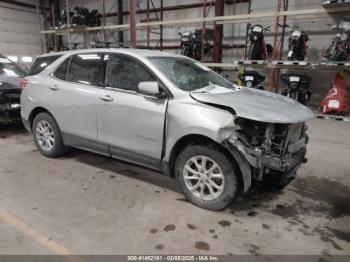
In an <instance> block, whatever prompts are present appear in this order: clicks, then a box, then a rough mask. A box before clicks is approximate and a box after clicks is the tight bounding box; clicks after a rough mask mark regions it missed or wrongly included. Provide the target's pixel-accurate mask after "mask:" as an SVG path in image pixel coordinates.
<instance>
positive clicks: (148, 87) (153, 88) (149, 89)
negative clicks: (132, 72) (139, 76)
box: [138, 82, 164, 98]
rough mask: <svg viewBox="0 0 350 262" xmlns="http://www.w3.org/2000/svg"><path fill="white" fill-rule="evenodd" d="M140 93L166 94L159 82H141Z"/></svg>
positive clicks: (160, 95) (150, 94) (161, 95)
mask: <svg viewBox="0 0 350 262" xmlns="http://www.w3.org/2000/svg"><path fill="white" fill-rule="evenodd" d="M138 91H139V93H140V94H143V95H146V96H155V97H159V98H161V97H163V96H164V95H163V94H162V92H161V91H160V88H159V84H158V82H140V83H139V86H138Z"/></svg>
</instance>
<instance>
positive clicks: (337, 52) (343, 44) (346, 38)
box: [325, 26, 350, 61]
mask: <svg viewBox="0 0 350 262" xmlns="http://www.w3.org/2000/svg"><path fill="white" fill-rule="evenodd" d="M332 29H334V30H336V31H338V32H337V33H336V35H335V38H334V39H333V41H332V43H331V44H330V46H329V47H328V48H327V51H326V53H325V57H326V58H327V60H328V61H345V60H346V59H347V57H348V56H349V54H350V29H349V28H341V27H336V26H333V27H332Z"/></svg>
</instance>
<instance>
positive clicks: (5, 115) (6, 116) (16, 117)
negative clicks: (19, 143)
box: [0, 103, 21, 125]
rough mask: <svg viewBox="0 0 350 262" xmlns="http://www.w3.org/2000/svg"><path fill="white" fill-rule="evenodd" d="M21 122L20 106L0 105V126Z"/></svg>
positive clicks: (15, 104)
mask: <svg viewBox="0 0 350 262" xmlns="http://www.w3.org/2000/svg"><path fill="white" fill-rule="evenodd" d="M20 122H21V105H20V104H17V103H14V104H9V103H6V104H1V105H0V124H2V125H6V124H12V123H20Z"/></svg>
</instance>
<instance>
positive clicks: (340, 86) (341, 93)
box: [320, 73, 349, 115]
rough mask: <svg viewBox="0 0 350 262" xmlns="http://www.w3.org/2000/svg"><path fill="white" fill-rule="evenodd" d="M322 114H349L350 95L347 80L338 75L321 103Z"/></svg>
mask: <svg viewBox="0 0 350 262" xmlns="http://www.w3.org/2000/svg"><path fill="white" fill-rule="evenodd" d="M320 105H321V107H322V111H321V113H322V114H339V115H342V114H344V115H345V114H347V113H348V112H349V94H348V91H347V90H346V80H345V78H344V77H343V76H342V75H341V74H340V73H338V74H337V75H336V76H335V79H334V81H333V83H332V87H331V89H330V90H329V91H328V94H327V96H326V97H325V98H324V99H323V100H322V102H321V103H320Z"/></svg>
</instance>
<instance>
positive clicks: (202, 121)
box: [164, 99, 236, 161]
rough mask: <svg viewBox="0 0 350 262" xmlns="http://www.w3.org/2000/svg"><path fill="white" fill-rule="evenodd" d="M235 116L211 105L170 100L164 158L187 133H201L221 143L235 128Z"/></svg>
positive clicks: (167, 157) (168, 155) (191, 101)
mask: <svg viewBox="0 0 350 262" xmlns="http://www.w3.org/2000/svg"><path fill="white" fill-rule="evenodd" d="M235 118H236V117H235V116H234V115H232V113H230V112H228V111H226V110H223V109H220V108H216V107H213V106H209V105H205V104H202V103H199V102H197V101H195V100H192V99H191V100H190V101H187V100H186V101H175V102H174V101H170V102H169V105H168V110H167V116H166V119H167V126H166V134H165V154H164V160H165V161H169V157H170V154H171V151H172V149H173V147H174V146H175V144H176V143H177V142H178V141H179V140H180V139H181V138H183V137H185V136H188V135H201V136H205V137H207V138H210V139H211V140H213V141H215V142H217V143H219V144H220V143H222V142H223V141H224V140H225V139H227V138H228V137H229V136H230V135H231V134H232V133H233V132H234V130H235V126H236V125H235V123H234V120H235Z"/></svg>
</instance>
